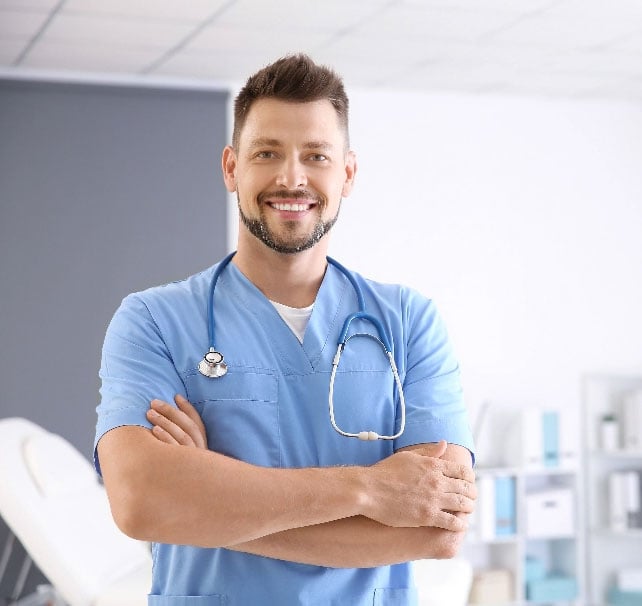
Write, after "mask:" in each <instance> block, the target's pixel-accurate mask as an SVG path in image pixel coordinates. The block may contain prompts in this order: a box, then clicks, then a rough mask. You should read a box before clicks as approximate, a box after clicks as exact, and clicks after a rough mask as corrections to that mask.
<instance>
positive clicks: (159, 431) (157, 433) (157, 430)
mask: <svg viewBox="0 0 642 606" xmlns="http://www.w3.org/2000/svg"><path fill="white" fill-rule="evenodd" d="M152 435H153V436H154V437H155V438H157V439H158V440H160V441H161V442H165V444H178V443H177V442H176V440H175V439H174V438H173V437H172V436H171V435H170V434H168V433H167V432H166V431H165V430H164V429H163V428H162V427H161V426H160V425H154V427H152Z"/></svg>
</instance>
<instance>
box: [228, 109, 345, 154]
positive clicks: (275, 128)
mask: <svg viewBox="0 0 642 606" xmlns="http://www.w3.org/2000/svg"><path fill="white" fill-rule="evenodd" d="M258 139H273V140H278V141H282V142H284V143H285V142H298V141H327V142H328V143H330V144H332V145H344V143H345V136H344V132H343V129H342V128H341V124H340V122H339V116H338V115H337V112H336V110H335V109H334V107H333V106H332V103H330V101H328V100H327V99H322V100H319V101H309V102H305V103H297V102H290V101H282V100H279V99H259V100H257V101H255V102H254V103H253V104H252V106H251V107H250V111H249V112H248V114H247V118H246V120H245V124H244V125H243V128H242V129H241V132H240V137H239V144H240V146H243V145H244V144H251V142H252V141H254V140H258Z"/></svg>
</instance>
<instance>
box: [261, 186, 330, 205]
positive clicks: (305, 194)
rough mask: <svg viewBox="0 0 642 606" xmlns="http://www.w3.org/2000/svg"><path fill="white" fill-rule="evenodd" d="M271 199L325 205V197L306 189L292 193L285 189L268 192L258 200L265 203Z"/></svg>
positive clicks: (292, 191) (295, 190) (294, 190)
mask: <svg viewBox="0 0 642 606" xmlns="http://www.w3.org/2000/svg"><path fill="white" fill-rule="evenodd" d="M270 198H272V199H274V198H280V199H282V200H284V199H289V200H313V201H314V202H316V203H317V204H324V203H325V198H323V196H320V195H319V194H317V193H315V192H313V191H310V190H309V189H304V188H300V189H293V190H291V191H289V190H284V189H278V190H276V191H266V192H263V193H262V194H259V196H258V198H257V199H258V201H259V202H264V201H265V200H268V199H270Z"/></svg>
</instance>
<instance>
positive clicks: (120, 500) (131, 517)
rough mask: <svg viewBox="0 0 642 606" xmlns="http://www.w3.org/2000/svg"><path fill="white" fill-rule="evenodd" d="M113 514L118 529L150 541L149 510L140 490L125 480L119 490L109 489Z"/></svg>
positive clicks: (139, 538) (133, 536)
mask: <svg viewBox="0 0 642 606" xmlns="http://www.w3.org/2000/svg"><path fill="white" fill-rule="evenodd" d="M107 494H108V497H109V506H110V509H111V515H112V518H113V519H114V522H115V524H116V526H117V527H118V529H119V530H120V531H121V532H122V533H123V534H125V535H127V536H128V537H131V538H132V539H138V540H140V541H149V540H151V539H150V536H149V529H148V528H147V525H148V524H149V520H150V518H153V517H154V516H150V515H149V510H148V509H147V508H146V507H145V505H144V504H143V503H141V502H140V501H141V498H140V492H139V491H136V490H133V489H131V488H130V487H128V486H127V485H126V482H125V481H123V482H122V483H121V485H120V486H118V489H117V490H108V493H107ZM146 512H147V513H146Z"/></svg>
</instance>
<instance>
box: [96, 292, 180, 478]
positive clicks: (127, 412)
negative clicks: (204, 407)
mask: <svg viewBox="0 0 642 606" xmlns="http://www.w3.org/2000/svg"><path fill="white" fill-rule="evenodd" d="M100 378H101V381H102V383H101V388H100V395H101V401H100V404H99V405H98V407H97V409H96V412H97V413H98V420H97V425H96V438H95V442H94V465H95V467H96V470H97V471H98V473H100V463H99V461H98V455H97V451H96V446H97V444H98V441H99V440H100V438H101V437H102V436H103V435H104V434H105V433H107V432H108V431H109V430H111V429H114V428H116V427H120V426H124V425H139V426H141V427H148V428H149V427H151V425H150V423H149V422H148V421H147V418H146V416H145V415H146V412H147V410H148V409H149V404H150V402H151V401H152V400H153V399H155V398H158V399H161V400H165V401H166V402H173V400H174V396H175V395H176V394H178V393H181V394H185V387H184V385H183V382H182V380H181V378H180V376H179V375H178V373H177V371H176V368H175V366H174V363H173V361H172V358H171V355H170V353H169V349H168V347H167V345H166V343H165V340H164V339H163V335H162V334H161V330H160V328H159V327H158V325H157V323H156V322H155V320H154V318H153V317H152V314H151V313H150V311H149V308H148V306H147V305H146V304H145V302H144V300H143V299H142V298H141V296H140V295H130V296H128V297H127V298H125V299H124V300H123V302H122V304H121V306H120V307H119V309H118V310H117V311H116V313H115V314H114V317H113V318H112V320H111V322H110V324H109V327H108V329H107V333H106V335H105V341H104V344H103V350H102V358H101V366H100Z"/></svg>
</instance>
